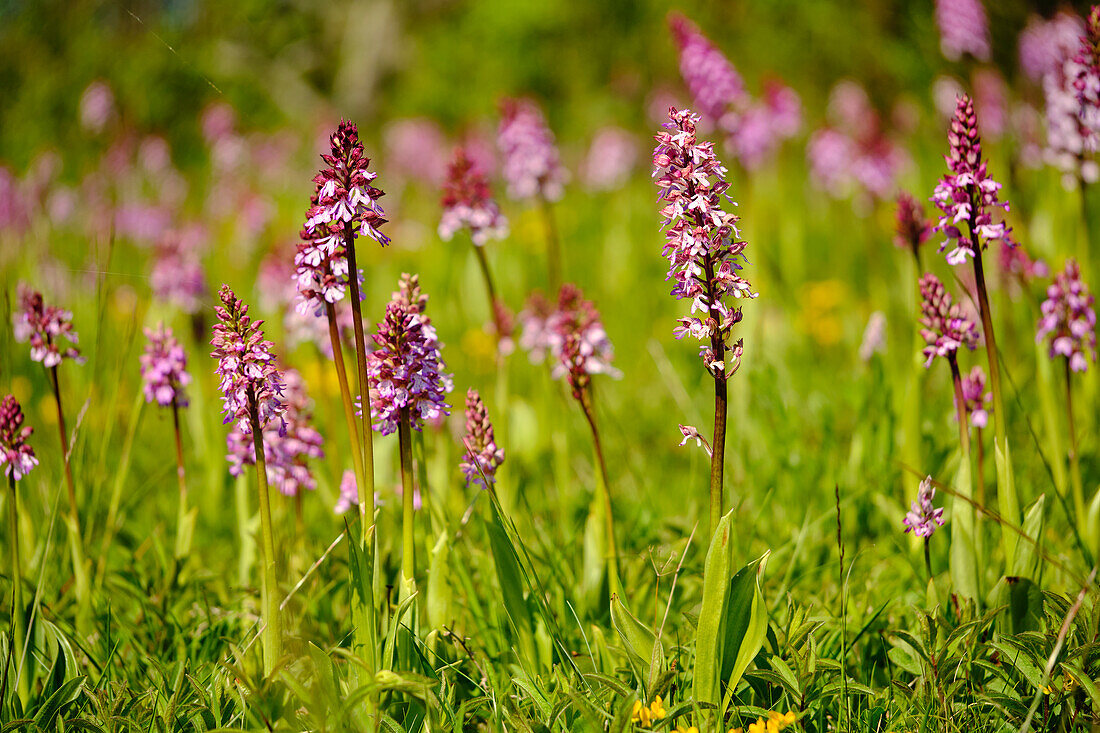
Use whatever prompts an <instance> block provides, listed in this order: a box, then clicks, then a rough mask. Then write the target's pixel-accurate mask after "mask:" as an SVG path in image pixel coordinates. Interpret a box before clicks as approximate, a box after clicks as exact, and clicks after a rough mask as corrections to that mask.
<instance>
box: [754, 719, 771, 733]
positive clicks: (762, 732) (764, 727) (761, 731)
mask: <svg viewBox="0 0 1100 733" xmlns="http://www.w3.org/2000/svg"><path fill="white" fill-rule="evenodd" d="M749 733H771V731H769V730H768V724H767V723H765V722H764V719H763V718H759V719H758V720H757V721H756V722H755V723H749Z"/></svg>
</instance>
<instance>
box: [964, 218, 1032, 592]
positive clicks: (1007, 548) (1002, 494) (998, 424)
mask: <svg viewBox="0 0 1100 733" xmlns="http://www.w3.org/2000/svg"><path fill="white" fill-rule="evenodd" d="M970 246H971V249H972V250H973V252H974V282H975V284H976V287H977V290H978V312H979V313H980V314H981V318H982V332H983V334H984V335H985V351H986V356H987V357H988V361H989V388H990V391H991V392H992V394H993V428H994V436H993V451H994V457H995V458H996V460H997V464H998V465H997V503H998V509H999V510H1000V514H1001V517H1002V518H1003V519H1004V520H1006V521H1007V522H1008V523H1009V524H1011V525H1014V526H1017V527H1018V526H1019V525H1020V503H1019V499H1017V497H1016V487H1015V482H1014V480H1013V475H1012V455H1011V452H1010V450H1009V446H1008V432H1007V429H1006V426H1005V409H1004V406H1005V402H1004V397H1003V392H1002V389H1001V364H1000V361H999V360H998V358H997V338H996V336H995V334H994V332H993V314H992V313H991V312H990V309H989V292H988V291H987V289H986V285H985V271H984V269H983V267H982V243H981V241H980V240H979V238H978V233H977V231H975V230H974V229H971V230H970ZM1016 542H1017V538H1016V535H1015V534H1014V533H1013V531H1012V530H1011V529H1009V528H1007V527H1002V528H1001V547H1002V549H1003V551H1004V558H1005V569H1006V571H1008V572H1014V571H1013V560H1014V558H1015V555H1016Z"/></svg>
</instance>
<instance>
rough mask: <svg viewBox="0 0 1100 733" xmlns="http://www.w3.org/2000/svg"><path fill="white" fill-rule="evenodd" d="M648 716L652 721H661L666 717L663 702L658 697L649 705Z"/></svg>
mask: <svg viewBox="0 0 1100 733" xmlns="http://www.w3.org/2000/svg"><path fill="white" fill-rule="evenodd" d="M649 715H650V717H651V718H653V719H654V720H663V719H664V718H665V716H667V715H668V711H667V710H665V701H664V700H662V699H661V696H660V695H658V696H657V697H655V698H653V702H651V703H650V704H649Z"/></svg>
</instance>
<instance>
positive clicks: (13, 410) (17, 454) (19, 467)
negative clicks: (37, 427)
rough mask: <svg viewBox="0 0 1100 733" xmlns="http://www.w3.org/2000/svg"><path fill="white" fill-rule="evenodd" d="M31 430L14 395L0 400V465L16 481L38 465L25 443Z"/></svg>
mask: <svg viewBox="0 0 1100 733" xmlns="http://www.w3.org/2000/svg"><path fill="white" fill-rule="evenodd" d="M33 432H34V428H32V427H30V426H29V425H24V424H23V408H21V407H20V406H19V403H18V402H17V401H16V399H15V397H13V396H12V395H8V396H6V397H5V398H4V400H3V401H2V402H0V466H3V467H4V475H5V476H12V477H14V478H15V480H16V481H18V480H19V479H21V478H23V477H24V476H26V475H27V474H28V473H30V472H31V470H32V469H33V468H34V467H35V466H37V465H38V459H37V458H36V457H35V455H34V449H33V448H31V447H30V446H29V445H27V438H29V437H31V433H33ZM9 501H10V498H9ZM11 529H13V528H9V531H11Z"/></svg>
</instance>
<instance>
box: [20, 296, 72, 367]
mask: <svg viewBox="0 0 1100 733" xmlns="http://www.w3.org/2000/svg"><path fill="white" fill-rule="evenodd" d="M13 318H14V321H15V323H14V328H13V330H14V333H15V340H16V341H18V342H20V343H30V346H31V359H32V360H33V361H40V362H42V364H43V365H44V366H45V367H47V368H50V367H55V366H57V365H58V364H60V363H61V361H62V360H63V359H72V360H73V361H75V362H76V363H78V364H83V363H84V357H82V356H81V355H80V351H79V350H78V349H77V348H76V344H77V343H78V342H79V340H80V339H79V337H78V336H77V333H76V331H75V330H73V314H72V312H71V311H67V310H64V309H62V308H58V307H56V306H52V305H49V306H48V305H46V304H45V303H44V302H43V300H42V293H39V292H37V291H34V290H31V289H30V288H29V287H27V286H26V285H24V284H22V283H20V285H19V310H18V311H16V313H15V314H14V316H13ZM62 339H64V341H65V342H67V343H68V344H69V346H67V347H64V348H63V347H62Z"/></svg>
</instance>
